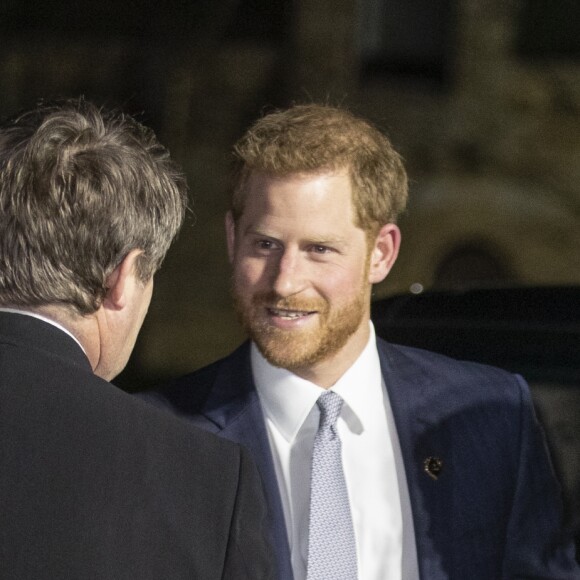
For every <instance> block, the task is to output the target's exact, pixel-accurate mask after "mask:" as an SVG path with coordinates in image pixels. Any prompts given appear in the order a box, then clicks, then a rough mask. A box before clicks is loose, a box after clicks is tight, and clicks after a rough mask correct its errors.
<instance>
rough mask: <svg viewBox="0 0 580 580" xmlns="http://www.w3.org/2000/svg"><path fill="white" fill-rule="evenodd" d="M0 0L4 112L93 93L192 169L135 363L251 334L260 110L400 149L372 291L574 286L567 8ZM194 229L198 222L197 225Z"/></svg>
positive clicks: (177, 369)
mask: <svg viewBox="0 0 580 580" xmlns="http://www.w3.org/2000/svg"><path fill="white" fill-rule="evenodd" d="M135 6H136V5H134V4H127V5H125V4H121V3H113V2H112V1H111V0H105V1H101V2H100V3H98V4H94V3H92V2H88V1H86V0H85V1H81V0H79V1H78V2H76V3H75V4H74V5H70V4H68V3H66V4H65V3H64V2H63V3H61V4H59V3H58V2H57V1H56V0H55V1H53V3H52V4H51V3H50V2H47V3H44V4H41V5H36V4H35V3H33V2H32V1H31V0H5V2H3V5H2V7H1V8H0V35H1V36H0V39H1V43H0V114H2V115H6V114H9V113H12V112H14V111H15V110H16V109H18V108H21V107H25V106H29V105H31V104H33V103H34V101H35V100H36V99H37V98H38V97H49V98H50V97H55V96H75V95H79V94H84V95H86V96H87V97H88V98H90V99H93V100H95V101H97V102H99V103H103V104H109V105H120V106H122V107H123V108H124V109H125V110H127V111H129V112H132V113H136V114H138V115H140V116H141V118H142V119H143V120H144V121H145V122H146V123H148V124H150V125H151V126H153V127H154V128H155V129H156V130H157V132H158V133H159V134H160V136H161V138H162V140H163V141H164V142H165V143H166V144H167V145H168V146H169V147H170V149H171V150H172V152H173V155H174V157H176V158H177V159H178V160H179V161H180V163H181V164H182V165H183V166H184V168H185V170H186V172H187V174H188V178H189V182H190V187H191V190H192V197H193V200H194V213H195V218H193V216H192V217H191V219H190V220H189V222H188V224H187V225H186V228H185V230H184V231H183V233H182V235H181V236H180V238H179V241H178V243H177V245H176V246H175V247H174V248H173V249H172V251H171V252H170V256H169V257H168V260H167V262H166V265H165V266H164V268H163V270H162V271H161V272H160V273H159V275H158V277H157V286H156V293H155V298H154V301H153V304H152V306H151V310H150V315H149V318H148V320H147V322H146V325H145V328H144V332H143V334H142V337H141V339H140V341H139V344H138V348H137V351H136V353H135V357H134V359H133V363H132V367H131V368H130V370H129V372H130V373H132V375H133V376H135V375H139V376H141V377H142V379H143V381H144V383H152V382H154V381H155V380H157V379H158V378H160V377H164V376H168V375H172V374H176V373H181V372H184V371H187V370H192V369H194V368H197V367H199V366H201V365H203V364H205V363H207V362H209V361H211V360H213V359H215V358H217V357H219V356H221V355H223V354H225V353H226V352H228V351H229V350H231V348H232V347H233V346H234V345H235V344H237V343H238V342H239V340H240V339H241V338H242V335H241V332H240V330H239V328H238V326H237V324H236V322H235V317H234V315H233V312H232V309H231V306H230V299H229V289H228V286H229V267H228V264H227V259H226V253H225V243H224V239H223V234H222V230H223V225H222V224H223V215H224V212H225V210H226V208H227V190H228V164H229V157H228V152H229V148H230V147H231V144H232V143H233V141H234V140H235V139H236V138H237V137H238V136H239V135H240V134H241V133H242V132H243V130H244V129H245V127H247V125H248V124H249V123H250V122H251V121H252V120H253V119H254V118H256V117H257V116H258V115H260V114H262V113H263V112H264V111H267V110H268V109H271V108H273V107H277V106H284V105H287V104H289V103H292V102H304V101H311V100H324V101H328V102H330V103H332V104H342V105H345V106H347V107H349V108H351V109H352V110H354V111H355V112H358V113H360V114H362V115H364V116H366V117H368V118H370V119H371V120H373V121H374V122H375V123H376V124H377V125H379V127H381V128H382V129H383V130H384V131H385V132H386V133H387V134H388V135H389V136H390V137H391V139H392V141H393V143H394V144H395V147H396V148H397V149H398V150H399V151H400V152H401V153H402V154H403V156H404V158H405V160H406V164H407V167H408V170H409V174H410V177H411V181H412V183H411V202H410V206H409V210H408V212H407V214H406V215H405V217H404V218H403V220H402V222H401V227H402V230H403V249H402V252H401V256H400V258H399V261H398V263H397V265H396V266H395V268H394V270H393V272H392V273H391V275H390V276H389V278H388V279H387V280H386V281H385V282H384V283H383V284H381V285H380V287H378V288H377V289H376V296H383V295H387V294H390V293H394V292H405V291H408V290H409V289H412V290H414V291H418V290H420V289H421V288H434V287H440V288H442V287H452V286H462V285H469V284H476V285H490V284H579V283H580V259H579V257H578V248H579V243H578V242H579V241H580V228H579V225H580V6H579V4H578V2H576V1H575V0H561V1H560V2H553V1H551V0H456V1H452V0H438V1H437V2H434V1H433V0H413V1H411V0H358V1H357V0H294V1H291V0H287V1H284V0H279V1H277V2H276V1H274V0H237V1H234V0H221V1H220V2H212V1H211V0H198V1H193V0H192V1H191V2H189V3H182V2H179V1H178V0H166V1H165V2H157V3H143V5H142V6H140V7H139V12H138V13H136V8H135ZM194 222H195V224H194Z"/></svg>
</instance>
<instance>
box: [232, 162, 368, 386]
mask: <svg viewBox="0 0 580 580" xmlns="http://www.w3.org/2000/svg"><path fill="white" fill-rule="evenodd" d="M227 223H228V227H227V230H228V247H229V251H230V258H231V260H232V264H233V294H234V299H235V304H236V309H237V311H238V314H239V316H240V318H241V320H242V323H243V324H244V326H245V328H246V330H247V331H248V332H249V334H250V336H251V338H252V339H253V340H254V341H255V342H256V344H257V345H258V347H259V349H260V351H261V352H262V354H263V355H264V356H265V357H266V358H267V359H268V360H269V361H270V362H271V363H272V364H274V365H276V366H280V367H283V368H287V369H289V370H292V371H293V372H295V373H296V374H298V375H302V376H305V375H308V374H309V373H308V369H310V368H311V367H313V366H315V365H318V364H320V363H324V362H325V361H329V360H332V359H333V357H335V356H337V355H339V356H340V358H341V359H342V360H348V361H350V362H351V363H352V362H354V360H355V359H356V358H357V357H358V355H359V354H360V352H361V351H362V349H363V348H364V346H365V344H366V342H367V340H368V335H369V325H368V320H369V311H370V282H369V248H368V243H367V237H366V235H365V232H364V231H363V230H362V229H360V228H358V227H356V226H355V224H354V209H353V204H352V190H351V183H350V179H349V176H348V174H347V173H346V172H338V173H321V174H296V175H291V176H286V177H272V176H267V175H260V174H256V175H254V176H252V177H251V179H250V181H249V183H248V193H247V196H246V204H245V208H244V213H243V215H242V216H241V217H240V219H239V221H238V223H237V225H236V226H234V224H233V222H232V220H231V216H230V217H228V222H227Z"/></svg>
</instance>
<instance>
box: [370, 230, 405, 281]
mask: <svg viewBox="0 0 580 580" xmlns="http://www.w3.org/2000/svg"><path fill="white" fill-rule="evenodd" d="M400 246H401V230H399V228H398V227H397V226H396V225H395V224H385V225H384V226H383V227H382V228H381V229H380V231H379V233H378V235H377V237H376V238H375V242H374V245H373V248H372V250H371V253H370V267H369V282H370V283H371V284H377V283H379V282H382V281H383V280H384V279H385V278H386V277H387V274H388V273H389V272H390V271H391V268H392V267H393V264H394V263H395V260H396V259H397V256H398V255H399V247H400Z"/></svg>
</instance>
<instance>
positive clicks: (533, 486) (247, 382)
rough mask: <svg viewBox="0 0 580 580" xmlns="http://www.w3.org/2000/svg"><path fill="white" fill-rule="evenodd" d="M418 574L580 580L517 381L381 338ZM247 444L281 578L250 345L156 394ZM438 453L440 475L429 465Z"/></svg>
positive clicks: (281, 532) (525, 394)
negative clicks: (430, 471)
mask: <svg viewBox="0 0 580 580" xmlns="http://www.w3.org/2000/svg"><path fill="white" fill-rule="evenodd" d="M378 349H379V354H380V360H381V368H382V372H383V376H384V379H385V383H386V386H387V390H388V394H389V398H390V402H391V406H392V409H393V414H394V418H395V423H396V426H397V431H398V435H399V440H400V445H401V451H402V455H403V460H404V464H405V470H406V477H407V482H408V487H409V495H410V499H411V506H412V512H413V520H414V526H415V538H416V545H417V555H418V561H419V570H420V575H421V578H422V579H423V580H439V579H441V580H443V579H451V578H452V579H456V580H467V579H469V580H500V579H504V578H505V579H507V578H510V579H513V578H535V579H538V578H544V579H548V578H549V579H551V580H554V579H570V580H571V579H573V578H574V579H578V578H580V572H579V570H578V568H577V565H576V563H575V560H574V549H573V546H572V543H571V542H570V541H569V539H568V537H567V536H565V535H564V534H563V532H562V509H561V500H560V489H559V486H558V484H557V482H556V480H555V477H554V473H553V470H552V466H551V464H550V460H549V457H548V453H547V449H546V444H545V441H544V437H543V434H542V431H541V429H540V427H539V426H538V424H537V422H536V419H535V415H534V412H533V407H532V401H531V397H530V392H529V389H528V387H527V385H526V383H525V382H524V381H523V380H522V379H521V377H518V376H514V375H511V374H509V373H506V372H505V371H502V370H499V369H496V368H493V367H488V366H484V365H479V364H475V363H468V362H459V361H455V360H452V359H449V358H447V357H444V356H441V355H438V354H434V353H430V352H426V351H422V350H418V349H412V348H407V347H402V346H397V345H392V344H388V343H386V342H384V341H382V340H380V339H379V340H378ZM152 396H153V397H154V399H155V400H156V401H157V403H160V404H163V405H169V406H170V407H172V408H173V409H174V410H175V411H176V412H178V413H180V414H184V415H186V416H188V417H189V418H190V419H191V421H192V422H194V423H195V424H196V425H199V426H201V427H203V428H204V429H207V430H209V431H212V432H214V433H218V434H220V435H221V436H223V437H226V438H228V439H231V440H233V441H237V442H239V443H242V444H243V445H245V446H246V447H247V448H248V449H249V450H250V452H251V453H252V455H253V457H254V459H255V461H256V463H257V465H258V468H259V471H260V473H261V476H262V479H263V482H264V486H265V491H266V495H267V500H268V503H269V508H270V520H271V533H272V538H273V543H274V545H275V548H276V552H277V560H278V567H279V573H280V578H281V579H283V580H289V579H291V578H292V572H291V567H290V556H289V549H288V541H287V536H286V529H285V525H284V516H283V512H282V505H281V500H280V496H279V491H278V485H277V482H276V474H275V471H274V464H273V460H272V455H271V451H270V447H269V442H268V437H267V432H266V425H265V422H264V418H263V414H262V409H261V406H260V402H259V399H258V395H257V393H256V390H255V386H254V382H253V378H252V370H251V363H250V351H249V343H245V344H244V345H242V346H241V347H240V348H239V349H238V350H236V351H235V352H234V353H232V354H231V355H230V356H228V357H226V358H225V359H223V360H220V361H218V362H216V363H214V364H212V365H210V366H208V367H205V368H204V369H201V370H199V371H197V372H194V373H192V374H190V375H187V376H185V377H182V378H181V379H178V380H176V381H174V382H173V383H172V384H170V385H169V386H168V387H167V388H166V389H164V390H163V391H161V392H159V393H156V394H155V395H152ZM428 458H438V459H440V460H441V461H442V468H441V471H440V473H439V475H438V478H437V479H434V478H433V477H431V476H430V475H429V474H428V473H427V472H426V470H425V461H426V460H427V459H428Z"/></svg>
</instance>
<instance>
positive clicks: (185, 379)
mask: <svg viewBox="0 0 580 580" xmlns="http://www.w3.org/2000/svg"><path fill="white" fill-rule="evenodd" d="M250 376H251V365H250V357H249V343H244V344H242V345H241V346H240V347H238V348H237V349H236V350H235V351H234V352H232V353H231V354H229V355H228V356H226V357H224V358H222V359H219V360H217V361H214V362H213V363H211V364H209V365H207V366H205V367H202V368H200V369H197V370H195V371H193V372H191V373H188V374H186V375H183V376H181V377H178V378H176V379H173V380H171V381H169V382H168V383H166V384H165V385H162V386H161V387H159V388H157V389H153V390H151V391H147V392H144V393H139V397H140V398H143V399H146V400H148V401H149V402H151V403H153V404H155V405H157V406H160V407H165V408H169V409H171V410H173V411H176V412H178V413H179V414H184V415H187V416H193V415H196V414H197V413H198V412H199V411H200V409H202V408H203V407H204V405H205V403H206V401H207V399H208V397H209V396H210V394H211V393H212V391H213V390H214V387H216V384H217V383H218V382H220V378H221V377H227V378H228V379H231V377H235V378H237V379H240V380H241V379H242V377H243V378H244V379H245V382H247V381H248V380H249V378H248V377H250Z"/></svg>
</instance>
